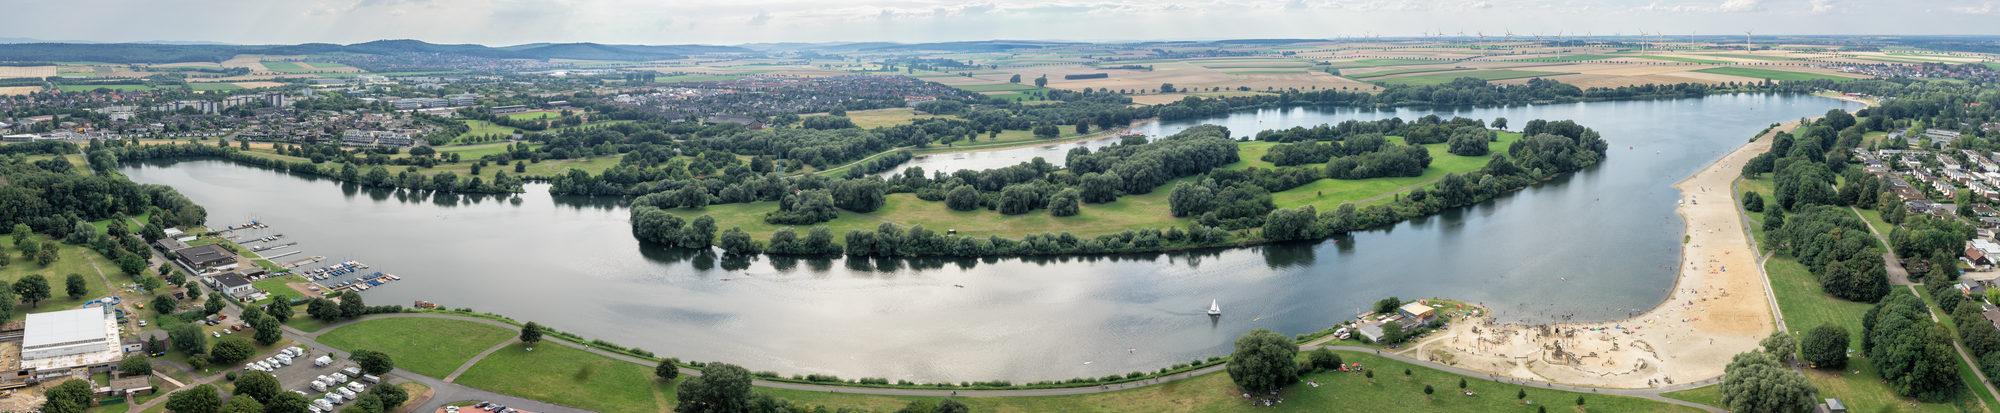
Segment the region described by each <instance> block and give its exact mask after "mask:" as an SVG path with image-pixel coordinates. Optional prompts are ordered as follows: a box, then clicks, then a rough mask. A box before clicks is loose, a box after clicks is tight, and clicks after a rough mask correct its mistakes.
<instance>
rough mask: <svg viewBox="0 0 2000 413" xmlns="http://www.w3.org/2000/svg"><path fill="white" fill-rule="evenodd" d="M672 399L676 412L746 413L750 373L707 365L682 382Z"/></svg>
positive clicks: (729, 367) (722, 365)
mask: <svg viewBox="0 0 2000 413" xmlns="http://www.w3.org/2000/svg"><path fill="white" fill-rule="evenodd" d="M674 398H675V399H676V400H677V401H679V402H680V404H679V405H676V406H674V411H675V412H678V413H734V412H747V411H750V371H749V370H744V369H743V368H742V367H737V366H736V365H734V364H729V363H719V362H718V363H709V364H708V366H707V367H706V368H703V369H702V375H701V376H697V377H695V378H691V379H687V380H686V381H682V382H681V385H680V387H679V389H678V393H677V394H675V395H674Z"/></svg>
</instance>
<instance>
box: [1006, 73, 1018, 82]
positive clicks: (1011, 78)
mask: <svg viewBox="0 0 2000 413" xmlns="http://www.w3.org/2000/svg"><path fill="white" fill-rule="evenodd" d="M1007 83H1021V74H1020V73H1015V74H1014V76H1012V77H1008V78H1007Z"/></svg>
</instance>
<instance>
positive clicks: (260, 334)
mask: <svg viewBox="0 0 2000 413" xmlns="http://www.w3.org/2000/svg"><path fill="white" fill-rule="evenodd" d="M283 325H284V324H283V323H280V322H278V319H277V318H276V317H271V316H268V315H260V316H259V317H257V318H252V319H250V328H254V329H257V333H256V334H254V335H252V336H251V338H253V339H256V340H257V344H261V345H266V346H268V345H272V344H277V343H278V340H283V339H284V338H285V331H284V329H283V327H282V326H283Z"/></svg>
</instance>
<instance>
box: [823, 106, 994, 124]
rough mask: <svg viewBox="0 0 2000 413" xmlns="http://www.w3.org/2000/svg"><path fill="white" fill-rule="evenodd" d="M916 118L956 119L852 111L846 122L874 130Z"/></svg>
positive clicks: (901, 111)
mask: <svg viewBox="0 0 2000 413" xmlns="http://www.w3.org/2000/svg"><path fill="white" fill-rule="evenodd" d="M823 114H824V113H815V114H808V115H801V117H804V116H816V115H823ZM918 118H953V119H956V118H957V117H956V116H950V115H932V114H928V113H923V112H918V111H917V110H916V109H912V108H889V109H872V110H853V111H848V112H847V120H849V121H853V122H854V126H860V127H861V128H862V129H874V128H880V127H885V126H897V125H908V124H910V123H911V122H912V121H915V120H916V119H918Z"/></svg>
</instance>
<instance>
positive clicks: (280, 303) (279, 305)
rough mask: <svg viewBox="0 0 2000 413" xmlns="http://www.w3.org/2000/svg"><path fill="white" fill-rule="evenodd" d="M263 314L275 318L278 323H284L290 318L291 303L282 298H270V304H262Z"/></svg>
mask: <svg viewBox="0 0 2000 413" xmlns="http://www.w3.org/2000/svg"><path fill="white" fill-rule="evenodd" d="M264 315H266V316H270V317H271V318H274V319H277V320H278V323H279V324H284V323H285V322H286V321H290V320H291V319H292V304H291V303H288V302H286V301H285V299H283V298H280V299H276V300H271V304H268V305H265V306H264Z"/></svg>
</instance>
